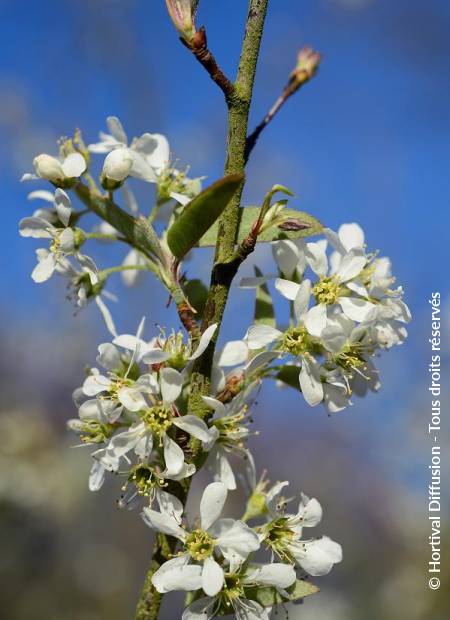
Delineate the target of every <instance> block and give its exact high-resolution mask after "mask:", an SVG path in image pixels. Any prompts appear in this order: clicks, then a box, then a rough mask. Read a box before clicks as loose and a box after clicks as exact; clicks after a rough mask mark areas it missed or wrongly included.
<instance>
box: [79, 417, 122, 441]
mask: <svg viewBox="0 0 450 620" xmlns="http://www.w3.org/2000/svg"><path fill="white" fill-rule="evenodd" d="M113 432H114V427H113V426H112V425H111V424H101V423H100V422H97V421H95V420H92V421H90V422H84V424H83V427H82V429H81V434H80V440H81V441H82V442H83V443H87V444H90V443H104V442H105V441H106V440H107V439H109V437H111V435H112V434H113Z"/></svg>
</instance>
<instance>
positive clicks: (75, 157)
mask: <svg viewBox="0 0 450 620" xmlns="http://www.w3.org/2000/svg"><path fill="white" fill-rule="evenodd" d="M61 167H62V169H63V172H64V174H65V175H66V177H69V178H72V177H79V176H80V175H82V174H83V172H84V171H85V170H86V160H85V159H84V157H83V155H81V153H70V155H68V156H67V157H66V159H65V160H64V162H63V163H62V164H61Z"/></svg>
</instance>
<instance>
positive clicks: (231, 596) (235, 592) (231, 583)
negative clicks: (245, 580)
mask: <svg viewBox="0 0 450 620" xmlns="http://www.w3.org/2000/svg"><path fill="white" fill-rule="evenodd" d="M244 596H245V591H244V587H243V584H242V577H241V576H239V575H236V573H225V584H224V588H223V590H222V593H221V598H222V602H223V604H224V605H225V606H226V608H229V607H231V605H232V601H234V600H236V599H239V598H244Z"/></svg>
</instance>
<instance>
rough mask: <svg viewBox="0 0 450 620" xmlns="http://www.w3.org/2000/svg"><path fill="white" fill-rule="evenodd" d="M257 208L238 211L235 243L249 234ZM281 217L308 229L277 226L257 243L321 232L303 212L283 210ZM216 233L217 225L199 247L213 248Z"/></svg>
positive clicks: (316, 221)
mask: <svg viewBox="0 0 450 620" xmlns="http://www.w3.org/2000/svg"><path fill="white" fill-rule="evenodd" d="M258 215H259V207H243V208H241V209H240V210H239V229H238V233H237V237H236V243H241V241H243V239H245V237H246V236H247V235H248V233H249V232H250V228H251V226H252V224H253V223H254V222H255V221H256V220H257V219H258ZM283 216H285V217H286V218H293V219H298V220H300V221H301V222H304V223H305V224H309V225H310V228H304V229H302V230H290V231H286V230H280V229H279V228H278V227H277V226H273V227H271V228H268V229H267V230H264V231H263V232H262V233H261V234H260V235H259V236H258V242H260V241H279V240H281V239H300V238H302V237H311V236H313V235H318V234H320V233H321V232H322V230H323V225H322V224H321V223H320V222H319V220H317V219H316V218H315V217H313V216H312V215H308V213H304V212H303V211H296V210H295V209H284V210H283ZM217 231H218V223H217V222H216V223H215V224H214V226H211V228H210V229H209V230H208V232H207V233H205V234H204V235H203V236H202V238H201V239H200V241H199V246H200V247H208V246H214V245H215V244H216V239H217Z"/></svg>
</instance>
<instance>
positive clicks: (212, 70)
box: [181, 26, 234, 104]
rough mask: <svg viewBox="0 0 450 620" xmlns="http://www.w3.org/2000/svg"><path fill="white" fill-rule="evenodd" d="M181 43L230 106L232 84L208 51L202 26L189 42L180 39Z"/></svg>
mask: <svg viewBox="0 0 450 620" xmlns="http://www.w3.org/2000/svg"><path fill="white" fill-rule="evenodd" d="M181 41H182V43H184V45H186V46H187V47H188V48H189V49H190V50H191V52H192V53H193V54H194V56H195V57H196V59H197V60H198V62H199V63H200V64H201V65H202V66H203V67H204V68H205V69H206V71H207V72H208V73H209V76H210V78H211V79H212V80H213V82H215V83H216V84H217V86H218V87H219V88H220V89H221V91H222V92H223V94H224V95H225V100H226V101H227V103H228V104H230V101H231V98H232V96H233V93H234V84H233V82H230V80H229V79H228V78H227V76H226V75H225V73H224V72H223V71H222V69H221V68H220V67H219V65H218V64H217V61H216V59H215V57H214V55H213V54H212V52H211V51H210V50H209V49H208V42H207V38H206V30H205V28H204V27H203V26H202V27H201V28H200V29H199V30H198V31H197V32H196V33H195V34H194V36H193V37H192V39H191V40H190V41H189V42H186V41H184V40H183V39H181Z"/></svg>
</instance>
